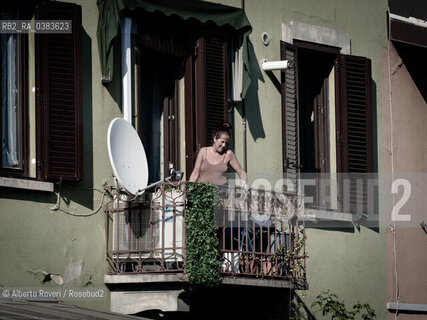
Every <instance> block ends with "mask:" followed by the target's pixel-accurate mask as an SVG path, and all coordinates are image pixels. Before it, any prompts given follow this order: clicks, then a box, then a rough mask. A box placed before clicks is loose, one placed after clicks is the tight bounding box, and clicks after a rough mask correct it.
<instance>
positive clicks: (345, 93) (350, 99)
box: [335, 55, 373, 210]
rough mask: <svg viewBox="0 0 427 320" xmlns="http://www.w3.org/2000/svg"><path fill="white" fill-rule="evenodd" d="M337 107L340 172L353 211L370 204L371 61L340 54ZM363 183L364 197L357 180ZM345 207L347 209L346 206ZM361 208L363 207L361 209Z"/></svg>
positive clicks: (337, 63) (336, 63)
mask: <svg viewBox="0 0 427 320" xmlns="http://www.w3.org/2000/svg"><path fill="white" fill-rule="evenodd" d="M335 70H336V75H337V76H336V90H337V91H336V92H337V94H338V96H337V99H336V100H337V102H338V103H339V105H337V108H336V119H337V140H338V141H337V171H338V173H346V174H347V173H348V174H349V175H348V176H346V177H347V178H350V179H349V181H350V192H344V191H343V183H342V181H341V186H340V192H341V195H342V194H343V192H344V193H346V194H350V199H343V200H344V202H346V201H347V203H348V200H350V201H349V202H350V208H351V210H354V209H355V208H356V205H357V201H358V200H363V205H364V208H365V205H366V201H367V194H366V192H367V189H366V188H367V185H366V178H367V177H368V176H367V174H369V173H372V172H373V134H372V80H371V61H370V60H369V59H366V58H364V57H355V56H347V55H340V56H339V57H338V58H337V59H336V61H335ZM357 179H359V181H361V179H362V180H363V181H364V182H363V197H362V196H361V195H362V194H361V193H360V192H359V193H357V192H356V189H355V188H357V184H356V180H357ZM344 207H345V206H344ZM359 208H360V207H359ZM365 209H366V208H365Z"/></svg>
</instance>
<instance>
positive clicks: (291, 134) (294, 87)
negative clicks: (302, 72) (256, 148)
mask: <svg viewBox="0 0 427 320" xmlns="http://www.w3.org/2000/svg"><path fill="white" fill-rule="evenodd" d="M280 59H281V60H290V61H292V62H294V64H295V68H288V69H285V70H284V71H282V83H281V95H282V130H283V132H282V135H283V139H282V141H283V168H284V174H285V176H284V178H286V179H288V180H290V181H291V182H292V183H293V185H294V188H295V189H294V191H296V190H298V178H299V177H298V176H299V148H298V99H297V98H298V80H297V60H296V59H297V55H296V48H295V47H294V46H293V45H291V44H289V43H286V42H283V41H281V42H280ZM289 191H292V190H289Z"/></svg>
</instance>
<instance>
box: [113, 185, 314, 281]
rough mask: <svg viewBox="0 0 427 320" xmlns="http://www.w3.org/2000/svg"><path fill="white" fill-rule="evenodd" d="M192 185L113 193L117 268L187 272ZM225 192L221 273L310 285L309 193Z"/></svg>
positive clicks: (219, 210) (219, 214)
mask: <svg viewBox="0 0 427 320" xmlns="http://www.w3.org/2000/svg"><path fill="white" fill-rule="evenodd" d="M185 186H186V185H185V183H164V184H161V185H159V186H158V187H157V189H156V190H155V191H154V192H153V193H147V194H146V195H145V199H144V200H140V199H139V200H138V201H136V200H134V201H129V202H128V201H127V197H126V196H124V195H121V194H116V195H115V196H114V201H112V202H111V203H110V204H109V205H108V206H107V208H106V210H105V212H106V230H107V248H106V251H107V259H108V262H109V265H110V270H109V273H110V274H129V273H179V272H185V270H186V269H185V266H186V258H185V257H186V247H185V243H186V227H185V211H186V210H185V209H186V188H185ZM219 196H220V205H219V206H218V207H216V208H215V209H214V213H215V215H216V222H217V230H218V238H219V243H220V245H219V253H220V268H221V273H222V274H224V275H233V276H242V277H243V276H246V277H263V278H275V279H284V280H289V281H292V282H294V283H296V284H304V283H305V273H306V265H305V260H306V254H305V230H304V222H303V221H300V220H299V216H300V215H301V214H303V211H304V210H303V203H302V202H301V199H302V198H301V197H297V196H295V195H292V194H286V193H283V192H274V191H267V190H253V189H251V190H242V189H239V188H237V187H221V188H220V189H219Z"/></svg>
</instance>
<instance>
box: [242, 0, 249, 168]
mask: <svg viewBox="0 0 427 320" xmlns="http://www.w3.org/2000/svg"><path fill="white" fill-rule="evenodd" d="M241 5H242V9H243V11H245V0H241ZM242 126H243V169H244V170H245V171H246V172H248V154H247V143H248V142H247V133H246V131H247V121H246V104H245V99H242Z"/></svg>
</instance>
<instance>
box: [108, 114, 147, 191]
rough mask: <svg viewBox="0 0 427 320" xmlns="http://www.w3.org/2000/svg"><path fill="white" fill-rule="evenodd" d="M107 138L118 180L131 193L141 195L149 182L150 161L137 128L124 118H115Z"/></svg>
mask: <svg viewBox="0 0 427 320" xmlns="http://www.w3.org/2000/svg"><path fill="white" fill-rule="evenodd" d="M107 140H108V141H107V142H108V155H109V156H110V162H111V166H112V167H113V171H114V175H115V176H116V178H117V180H118V181H119V183H120V184H121V185H122V186H123V188H125V189H126V191H128V192H129V193H131V194H133V195H141V194H142V193H143V192H144V190H145V188H146V187H147V183H148V163H147V157H146V155H145V150H144V147H143V145H142V142H141V139H140V138H139V136H138V134H137V133H136V131H135V129H134V128H133V127H132V125H131V124H130V123H129V122H127V121H126V120H124V119H123V118H115V119H114V120H113V121H111V123H110V126H109V127H108V136H107Z"/></svg>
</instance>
